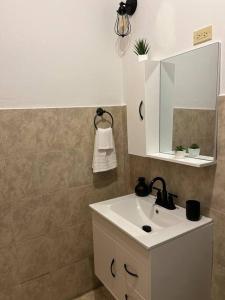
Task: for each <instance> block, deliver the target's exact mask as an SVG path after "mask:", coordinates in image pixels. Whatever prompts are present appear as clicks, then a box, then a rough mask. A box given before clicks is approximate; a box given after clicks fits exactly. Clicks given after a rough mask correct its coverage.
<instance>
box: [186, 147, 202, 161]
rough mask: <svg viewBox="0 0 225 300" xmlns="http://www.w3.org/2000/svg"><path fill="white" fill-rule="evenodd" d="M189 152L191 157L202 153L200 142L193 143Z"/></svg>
mask: <svg viewBox="0 0 225 300" xmlns="http://www.w3.org/2000/svg"><path fill="white" fill-rule="evenodd" d="M188 153H189V156H190V157H193V158H195V157H197V156H199V154H200V147H199V145H198V144H192V145H191V146H190V147H189V148H188Z"/></svg>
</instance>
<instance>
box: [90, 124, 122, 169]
mask: <svg viewBox="0 0 225 300" xmlns="http://www.w3.org/2000/svg"><path fill="white" fill-rule="evenodd" d="M116 167H117V160H116V151H115V143H114V139H113V134H112V128H106V129H102V128H98V129H97V130H96V135H95V145H94V155H93V163H92V168H93V172H94V173H98V172H105V171H108V170H112V169H115V168H116Z"/></svg>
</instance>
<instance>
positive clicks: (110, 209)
mask: <svg viewBox="0 0 225 300" xmlns="http://www.w3.org/2000/svg"><path fill="white" fill-rule="evenodd" d="M90 207H91V209H92V211H93V213H95V214H96V213H97V215H98V216H99V217H103V218H104V219H107V220H108V221H109V222H110V223H113V224H114V225H115V226H116V227H117V228H118V229H120V230H122V231H123V232H126V233H127V234H128V235H129V236H131V237H132V238H133V239H135V240H136V241H138V242H139V243H141V244H142V245H143V246H144V247H145V248H147V249H150V248H152V247H154V246H156V245H158V244H161V243H164V242H166V241H168V240H170V239H173V238H176V237H178V236H181V235H183V234H185V233H186V232H189V231H192V230H195V229H197V228H199V227H201V226H204V225H206V224H208V223H212V220H211V219H210V218H206V217H203V216H202V217H201V219H200V220H199V221H197V222H191V221H189V220H187V219H186V212H185V209H184V208H182V207H180V206H176V209H175V210H168V209H166V208H163V207H161V206H158V205H155V197H154V196H151V195H150V196H148V197H138V196H136V195H135V194H131V195H127V196H123V197H118V198H114V199H111V200H107V201H103V202H99V203H95V204H91V205H90ZM143 226H148V227H147V228H150V230H149V232H146V231H145V230H143ZM144 228H145V227H144Z"/></svg>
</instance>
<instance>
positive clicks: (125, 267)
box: [124, 264, 138, 277]
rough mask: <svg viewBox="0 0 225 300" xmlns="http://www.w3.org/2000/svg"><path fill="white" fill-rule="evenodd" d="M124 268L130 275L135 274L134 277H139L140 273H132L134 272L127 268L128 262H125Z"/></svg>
mask: <svg viewBox="0 0 225 300" xmlns="http://www.w3.org/2000/svg"><path fill="white" fill-rule="evenodd" d="M124 269H125V271H126V272H127V273H128V274H129V275H130V276H133V277H138V275H137V274H135V273H132V272H130V271H129V270H128V269H127V265H126V264H124Z"/></svg>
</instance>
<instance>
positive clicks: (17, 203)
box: [0, 107, 128, 300]
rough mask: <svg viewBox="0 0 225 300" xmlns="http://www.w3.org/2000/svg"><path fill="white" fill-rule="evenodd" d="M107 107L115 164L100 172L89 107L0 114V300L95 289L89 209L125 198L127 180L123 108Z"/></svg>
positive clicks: (44, 299) (40, 299) (62, 298)
mask: <svg viewBox="0 0 225 300" xmlns="http://www.w3.org/2000/svg"><path fill="white" fill-rule="evenodd" d="M108 109H109V110H110V112H111V113H112V114H113V117H114V124H115V126H114V135H115V143H116V149H117V156H118V163H119V167H118V169H117V170H114V171H110V172H107V173H104V174H99V175H93V174H92V169H91V163H92V153H93V142H94V127H93V118H94V115H95V110H96V109H95V108H62V109H33V110H31V109H26V110H23V109H21V110H19V109H18V110H0V300H33V299H34V300H51V299H54V300H68V299H73V298H75V297H77V296H79V295H81V294H83V293H85V292H87V291H89V290H91V289H93V288H95V287H96V286H98V285H99V282H98V281H97V279H96V278H95V277H94V274H93V258H92V257H93V250H92V230H91V228H92V226H91V215H90V211H89V208H88V204H89V203H91V202H96V201H101V200H105V199H108V198H111V197H115V196H119V195H122V194H125V193H126V192H127V180H126V179H127V176H128V173H127V143H126V126H125V124H126V110H125V107H122V108H121V107H110V108H108ZM106 124H107V123H106V122H104V123H103V125H104V126H105V125H106Z"/></svg>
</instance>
